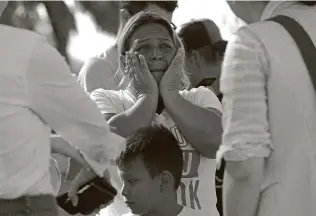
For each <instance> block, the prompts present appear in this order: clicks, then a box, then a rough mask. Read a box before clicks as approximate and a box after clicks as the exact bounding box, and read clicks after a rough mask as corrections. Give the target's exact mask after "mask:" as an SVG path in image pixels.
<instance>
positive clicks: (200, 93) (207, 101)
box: [181, 86, 222, 113]
mask: <svg viewBox="0 0 316 216" xmlns="http://www.w3.org/2000/svg"><path fill="white" fill-rule="evenodd" d="M181 95H182V96H183V97H184V98H186V99H187V100H189V101H190V102H191V103H193V104H196V105H198V106H200V107H204V108H213V109H216V110H218V111H219V112H220V113H221V112H222V105H221V102H220V101H219V99H218V97H217V96H216V95H215V94H214V92H213V91H212V90H210V89H208V88H206V87H203V86H200V87H198V88H193V89H191V90H190V91H186V90H185V91H183V92H182V93H181Z"/></svg>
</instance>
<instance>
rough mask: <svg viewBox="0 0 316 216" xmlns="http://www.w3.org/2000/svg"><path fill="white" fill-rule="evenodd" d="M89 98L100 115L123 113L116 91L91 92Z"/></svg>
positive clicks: (99, 90)
mask: <svg viewBox="0 0 316 216" xmlns="http://www.w3.org/2000/svg"><path fill="white" fill-rule="evenodd" d="M90 98H91V99H92V100H93V101H94V102H95V103H96V104H97V106H98V108H99V110H100V112H101V114H102V115H104V114H109V113H111V114H118V113H121V112H124V106H123V105H122V103H121V98H120V96H119V95H118V92H117V91H113V90H105V89H96V90H94V91H93V92H91V94H90Z"/></svg>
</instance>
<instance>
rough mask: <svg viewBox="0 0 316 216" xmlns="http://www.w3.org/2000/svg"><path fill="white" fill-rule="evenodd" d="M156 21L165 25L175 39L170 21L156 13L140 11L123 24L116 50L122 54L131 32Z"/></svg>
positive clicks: (126, 47) (126, 46)
mask: <svg viewBox="0 0 316 216" xmlns="http://www.w3.org/2000/svg"><path fill="white" fill-rule="evenodd" d="M152 23H158V24H161V25H163V26H165V27H166V29H167V30H168V32H169V33H170V36H171V37H172V39H173V40H174V41H175V38H174V31H173V27H172V26H171V25H170V23H169V22H168V21H167V20H165V19H164V18H163V17H161V16H159V15H158V14H154V13H151V12H140V13H137V14H136V15H134V16H133V17H131V18H130V20H129V21H128V22H127V23H126V25H125V26H124V29H123V31H122V33H121V35H120V38H119V42H118V50H119V53H120V54H124V53H125V51H126V50H127V49H128V41H129V39H130V37H131V36H132V34H133V33H134V32H135V31H136V30H137V29H138V28H139V27H140V26H142V25H147V24H152Z"/></svg>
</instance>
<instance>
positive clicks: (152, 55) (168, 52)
mask: <svg viewBox="0 0 316 216" xmlns="http://www.w3.org/2000/svg"><path fill="white" fill-rule="evenodd" d="M128 47H129V51H132V52H137V53H139V54H142V55H143V56H144V57H145V59H146V62H147V65H148V68H149V70H150V72H151V73H152V75H153V76H154V78H155V80H156V81H157V82H158V83H159V82H160V80H161V78H162V77H163V74H164V72H165V71H166V70H167V69H168V67H169V65H170V64H171V62H172V60H173V58H174V56H175V53H176V47H175V44H174V42H173V39H172V37H171V35H170V33H169V31H168V30H167V28H166V27H165V26H163V25H162V24H159V23H150V24H145V25H142V26H140V27H138V28H137V29H136V31H135V32H134V33H133V34H132V36H131V37H130V40H129V43H128Z"/></svg>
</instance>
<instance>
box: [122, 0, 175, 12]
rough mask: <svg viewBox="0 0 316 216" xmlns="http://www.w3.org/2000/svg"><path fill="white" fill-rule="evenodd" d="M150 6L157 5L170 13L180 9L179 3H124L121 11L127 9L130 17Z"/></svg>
mask: <svg viewBox="0 0 316 216" xmlns="http://www.w3.org/2000/svg"><path fill="white" fill-rule="evenodd" d="M148 4H155V5H157V6H159V7H160V8H162V9H164V10H166V11H168V12H170V13H172V12H174V11H175V9H176V8H177V7H178V1H122V2H121V9H126V10H127V11H128V12H129V14H130V15H134V14H137V13H138V12H140V11H142V10H144V9H145V8H146V7H147V6H148Z"/></svg>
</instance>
